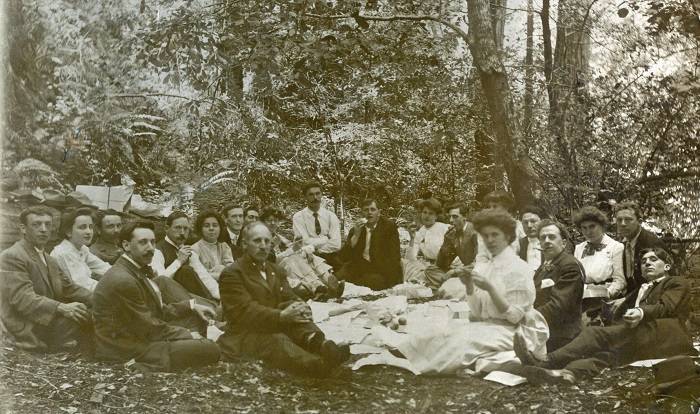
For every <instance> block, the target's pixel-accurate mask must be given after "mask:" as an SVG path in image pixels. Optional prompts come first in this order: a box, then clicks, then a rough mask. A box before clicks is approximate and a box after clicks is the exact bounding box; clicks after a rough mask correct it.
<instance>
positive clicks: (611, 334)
mask: <svg viewBox="0 0 700 414" xmlns="http://www.w3.org/2000/svg"><path fill="white" fill-rule="evenodd" d="M671 262H672V259H671V256H670V255H669V254H668V253H667V252H666V251H665V250H663V249H661V248H659V247H654V248H648V249H644V250H642V252H641V257H640V264H641V266H640V273H641V274H642V275H643V277H644V280H645V282H646V283H643V284H642V285H641V286H640V287H638V288H636V289H635V290H633V291H631V292H630V293H628V294H627V296H626V297H624V298H622V299H618V300H617V301H615V302H613V304H612V307H611V309H610V312H609V314H610V315H611V316H612V318H611V319H612V322H611V324H610V325H609V326H589V327H587V328H585V329H584V330H583V332H581V334H580V335H579V336H577V337H576V338H575V339H574V340H573V341H571V342H570V343H569V344H567V345H565V346H564V347H562V348H559V349H558V350H556V351H554V352H552V351H551V350H550V351H549V353H548V354H546V355H535V354H534V353H533V352H531V351H530V350H528V344H527V343H526V341H525V339H524V338H523V337H522V336H520V335H519V334H516V336H515V341H514V342H515V352H516V354H517V355H518V358H519V359H520V360H521V362H522V363H523V365H525V366H524V367H523V372H522V374H523V375H524V376H526V377H527V378H528V380H530V381H532V382H535V383H573V382H574V381H576V379H577V378H578V377H580V376H581V375H583V374H596V373H598V372H600V371H601V370H602V369H603V368H606V367H610V366H622V365H626V364H629V363H631V362H633V361H639V360H643V359H657V358H667V357H671V356H675V355H696V354H697V351H696V350H695V349H694V348H693V341H692V338H691V337H690V336H689V335H688V332H687V331H686V330H685V322H686V321H687V319H688V314H689V312H690V305H691V304H690V300H691V293H690V283H689V282H688V280H687V279H685V278H683V277H678V276H670V275H669V270H670V269H671ZM561 368H563V369H561Z"/></svg>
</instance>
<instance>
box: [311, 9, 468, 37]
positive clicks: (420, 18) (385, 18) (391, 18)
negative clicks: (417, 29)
mask: <svg viewBox="0 0 700 414" xmlns="http://www.w3.org/2000/svg"><path fill="white" fill-rule="evenodd" d="M304 16H307V17H313V18H316V19H335V20H337V19H355V18H360V19H365V20H373V21H378V22H396V21H414V22H420V21H432V22H436V23H440V24H442V25H445V26H447V27H449V28H450V29H452V30H454V31H455V32H456V33H457V34H458V35H459V36H460V37H462V38H463V39H464V40H465V41H466V40H467V38H468V36H469V35H468V34H467V32H465V31H464V29H462V28H461V27H459V25H457V24H455V23H452V22H451V21H449V20H445V19H443V18H441V17H437V16H430V15H427V14H425V15H413V14H396V15H393V16H367V15H362V14H358V15H350V14H336V15H331V16H324V15H322V14H313V13H304Z"/></svg>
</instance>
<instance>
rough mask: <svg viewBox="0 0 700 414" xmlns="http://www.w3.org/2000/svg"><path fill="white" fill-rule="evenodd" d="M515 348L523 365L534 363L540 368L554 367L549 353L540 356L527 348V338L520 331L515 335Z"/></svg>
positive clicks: (533, 364)
mask: <svg viewBox="0 0 700 414" xmlns="http://www.w3.org/2000/svg"><path fill="white" fill-rule="evenodd" d="M513 350H514V351H515V355H517V356H518V359H519V360H520V363H522V364H523V365H532V366H535V367H539V368H553V367H552V366H551V365H552V364H551V361H550V359H549V356H548V355H543V356H538V355H535V354H534V353H533V352H532V351H530V350H529V349H527V345H526V344H525V338H523V336H522V335H521V334H520V333H516V334H515V336H514V337H513Z"/></svg>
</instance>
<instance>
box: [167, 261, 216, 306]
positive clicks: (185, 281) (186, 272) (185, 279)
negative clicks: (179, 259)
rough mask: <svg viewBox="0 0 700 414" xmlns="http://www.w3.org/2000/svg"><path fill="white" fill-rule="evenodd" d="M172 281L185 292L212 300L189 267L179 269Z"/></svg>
mask: <svg viewBox="0 0 700 414" xmlns="http://www.w3.org/2000/svg"><path fill="white" fill-rule="evenodd" d="M173 280H174V281H176V282H177V283H179V284H180V285H181V286H182V287H183V288H185V290H186V291H188V292H189V293H193V294H195V295H198V296H201V297H203V298H206V299H212V297H211V294H210V293H209V290H208V289H207V288H206V287H205V286H204V284H203V283H202V281H201V280H200V279H199V275H197V272H196V271H195V270H194V268H193V267H192V266H190V265H184V266H182V267H180V268H179V269H178V270H177V272H175V274H174V275H173Z"/></svg>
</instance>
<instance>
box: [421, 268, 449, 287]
mask: <svg viewBox="0 0 700 414" xmlns="http://www.w3.org/2000/svg"><path fill="white" fill-rule="evenodd" d="M424 274H425V285H426V286H428V287H429V288H433V289H437V288H439V287H440V286H442V284H443V283H445V281H446V280H447V279H449V278H450V277H449V276H447V272H445V271H444V270H442V269H440V268H439V267H437V266H435V265H428V267H426V268H425V270H424Z"/></svg>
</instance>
